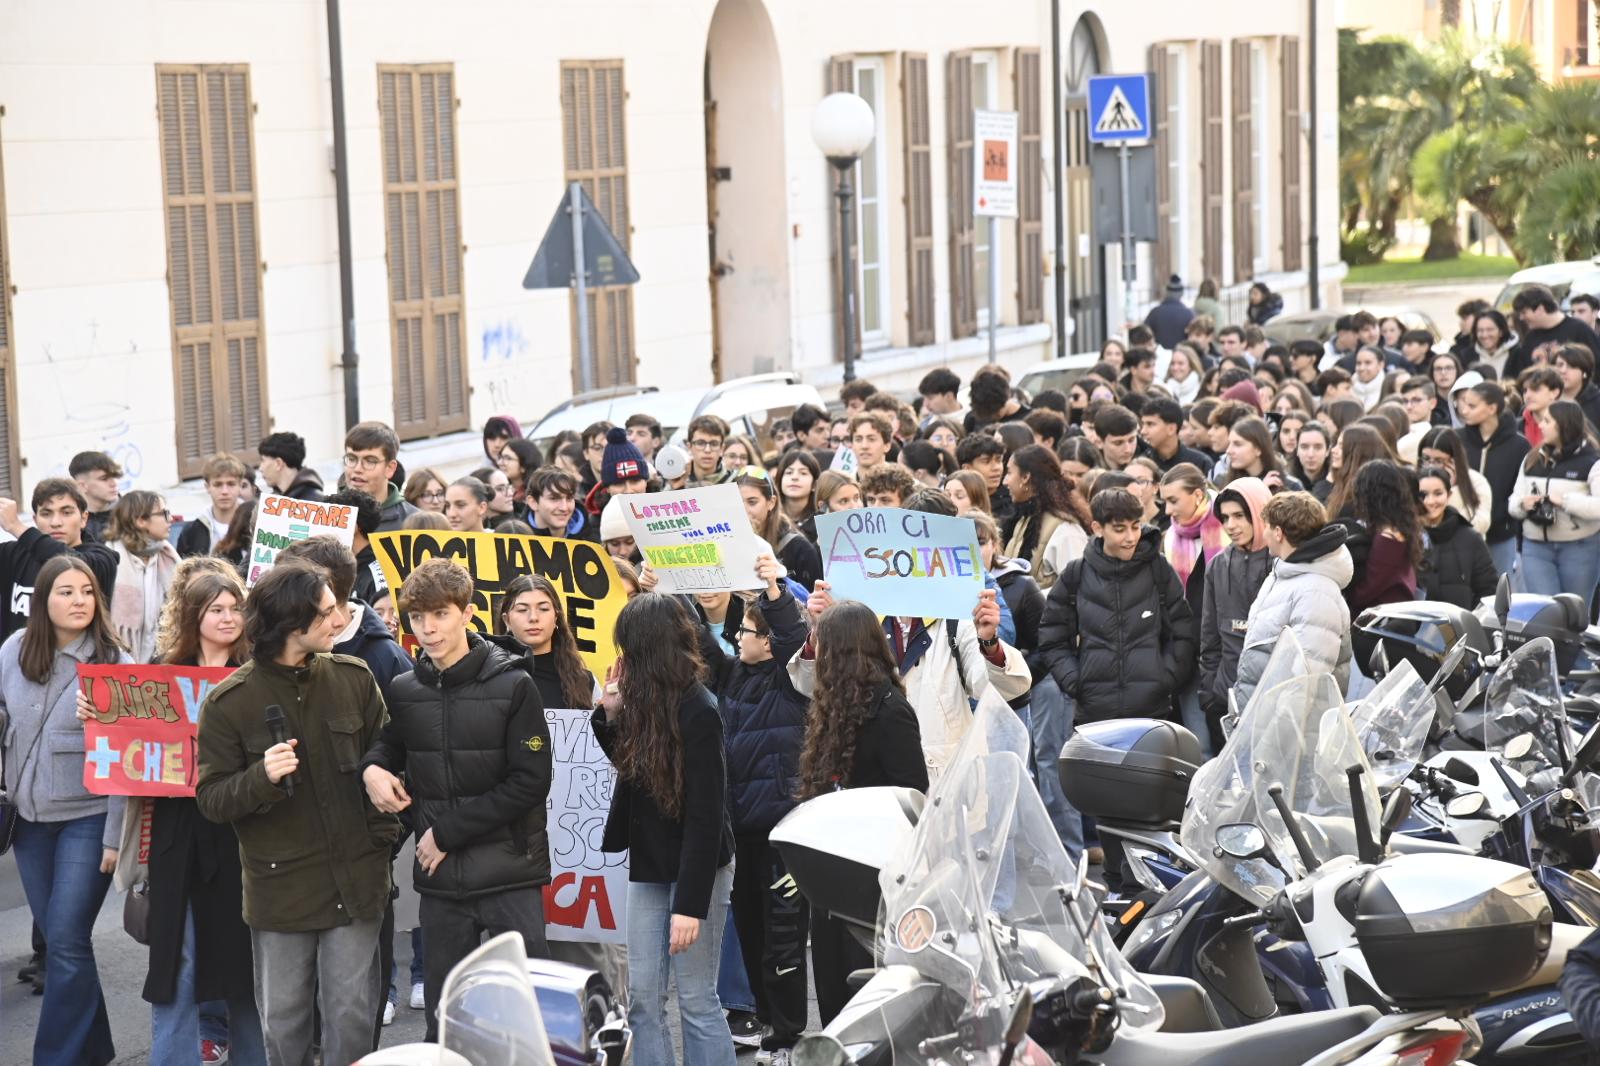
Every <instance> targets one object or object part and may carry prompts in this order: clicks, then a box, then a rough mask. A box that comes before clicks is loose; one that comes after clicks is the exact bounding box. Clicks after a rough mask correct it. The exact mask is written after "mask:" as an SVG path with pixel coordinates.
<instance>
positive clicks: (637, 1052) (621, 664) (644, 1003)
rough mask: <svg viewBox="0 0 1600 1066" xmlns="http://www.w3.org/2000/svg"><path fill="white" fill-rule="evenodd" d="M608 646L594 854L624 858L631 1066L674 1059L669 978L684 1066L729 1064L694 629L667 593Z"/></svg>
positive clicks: (723, 871)
mask: <svg viewBox="0 0 1600 1066" xmlns="http://www.w3.org/2000/svg"><path fill="white" fill-rule="evenodd" d="M615 639H616V644H617V653H618V655H617V662H616V665H615V666H614V667H613V669H612V671H611V675H610V676H609V677H608V678H607V680H606V687H605V694H604V696H603V697H602V698H601V700H600V702H599V705H598V706H596V708H595V711H594V716H593V718H591V719H590V721H591V722H592V724H593V729H594V735H595V739H596V740H598V741H599V743H600V747H601V748H602V749H603V750H604V751H605V753H606V757H607V758H609V759H610V760H611V762H612V765H614V766H615V767H616V768H617V781H616V788H615V790H614V791H613V793H612V796H611V810H610V814H609V816H608V817H607V819H606V828H605V835H604V838H603V840H602V842H601V848H602V850H604V851H607V852H620V851H627V852H628V853H629V863H628V881H629V884H628V901H627V914H628V923H627V926H628V934H627V937H628V1024H629V1025H630V1026H631V1027H632V1029H633V1060H634V1062H636V1063H638V1066H674V1064H675V1063H676V1061H677V1058H676V1056H675V1055H674V1053H673V1050H672V1037H671V1034H670V1033H669V1032H668V1030H667V1019H666V1006H667V988H668V984H669V982H670V983H672V984H675V985H676V986H677V994H678V1013H679V1017H680V1020H681V1023H682V1031H683V1055H684V1061H685V1062H686V1063H690V1064H692V1066H702V1064H704V1066H734V1049H733V1034H732V1033H731V1032H730V1031H729V1029H728V1020H727V1018H726V1017H725V1016H724V1015H723V1013H722V1004H721V1001H720V1000H719V999H718V998H717V963H718V960H719V958H720V956H721V953H722V935H723V929H724V928H725V926H726V924H727V921H728V906H729V898H730V895H731V893H732V891H733V867H734V863H733V830H732V827H731V825H730V824H729V821H728V813H727V765H726V762H725V761H724V756H723V739H722V719H721V717H720V716H719V715H718V713H717V701H716V698H715V697H713V696H712V695H711V693H710V692H708V691H707V690H706V688H705V686H704V685H702V684H701V676H702V673H703V671H704V668H705V667H704V662H703V661H702V660H701V658H700V653H699V649H698V644H697V641H696V639H695V632H694V625H693V622H692V621H691V619H690V616H689V614H688V612H687V611H685V610H684V608H683V607H682V606H681V605H680V604H679V603H678V602H677V601H676V600H675V599H673V598H672V597H670V596H663V595H660V594H658V593H644V594H642V595H640V596H638V597H636V598H634V599H632V600H629V601H628V604H627V606H626V607H624V608H623V609H622V613H621V614H620V615H618V617H617V627H616V636H615ZM880 639H882V635H881V633H880ZM921 751H922V749H921V746H920V745H917V746H914V747H913V748H912V749H911V750H910V757H911V758H914V759H917V760H919V761H920V759H921Z"/></svg>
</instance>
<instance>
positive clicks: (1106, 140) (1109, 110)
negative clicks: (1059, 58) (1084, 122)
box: [1089, 74, 1150, 144]
mask: <svg viewBox="0 0 1600 1066" xmlns="http://www.w3.org/2000/svg"><path fill="white" fill-rule="evenodd" d="M1089 118H1090V123H1089V140H1091V141H1093V142H1094V143H1095V144H1116V143H1119V142H1122V141H1147V140H1149V139H1150V89H1149V82H1148V80H1147V78H1146V76H1145V75H1143V74H1107V75H1097V76H1095V77H1092V78H1090V79H1089Z"/></svg>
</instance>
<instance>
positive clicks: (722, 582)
mask: <svg viewBox="0 0 1600 1066" xmlns="http://www.w3.org/2000/svg"><path fill="white" fill-rule="evenodd" d="M622 514H623V517H624V518H626V519H627V520H628V528H629V529H631V530H632V531H633V540H634V543H635V544H637V545H638V546H639V552H640V554H642V555H643V556H644V558H645V561H646V562H648V563H649V564H650V569H651V570H653V571H655V573H656V576H657V577H659V578H660V579H661V584H660V585H659V586H658V587H657V589H656V591H658V592H665V593H692V592H740V591H743V590H745V589H759V588H761V587H762V583H761V580H760V579H759V578H757V577H756V557H757V556H759V555H761V554H763V553H767V552H771V551H772V549H771V548H769V547H768V546H767V542H766V541H764V540H762V539H761V538H760V537H758V536H756V533H755V530H753V529H751V528H750V519H749V517H748V516H747V515H746V514H745V510H744V500H743V498H742V497H741V496H740V495H739V486H737V485H733V484H726V485H702V486H700V487H699V488H693V489H682V490H680V491H678V492H646V493H640V494H636V495H628V496H623V497H622Z"/></svg>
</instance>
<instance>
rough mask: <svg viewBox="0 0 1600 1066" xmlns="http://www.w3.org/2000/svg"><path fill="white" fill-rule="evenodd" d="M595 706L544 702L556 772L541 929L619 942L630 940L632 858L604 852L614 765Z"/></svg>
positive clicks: (563, 936)
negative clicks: (593, 719)
mask: <svg viewBox="0 0 1600 1066" xmlns="http://www.w3.org/2000/svg"><path fill="white" fill-rule="evenodd" d="M590 713H591V712H589V711H583V710H567V709H561V708H553V707H546V708H545V711H544V717H545V721H547V722H549V723H550V741H551V744H552V746H553V748H554V751H553V754H554V756H555V773H554V775H553V776H552V777H551V779H550V798H549V800H547V801H546V806H547V807H548V809H549V814H548V817H547V821H546V833H547V834H548V835H549V837H550V883H549V884H548V885H546V886H545V890H544V923H545V925H544V933H545V936H547V937H549V938H550V939H551V940H582V941H589V942H592V943H598V944H621V943H624V942H625V940H626V934H627V926H626V924H625V919H626V917H627V909H628V856H627V853H626V852H618V853H615V854H607V853H606V852H603V851H601V850H600V841H601V838H602V837H604V835H605V831H606V817H607V815H608V814H610V811H611V793H612V792H613V791H614V790H615V789H616V787H617V771H616V768H615V767H613V766H612V765H611V763H610V761H609V760H608V759H607V758H606V754H605V752H603V751H601V750H600V742H599V741H597V740H596V739H595V738H594V730H593V729H591V728H590V727H589V715H590Z"/></svg>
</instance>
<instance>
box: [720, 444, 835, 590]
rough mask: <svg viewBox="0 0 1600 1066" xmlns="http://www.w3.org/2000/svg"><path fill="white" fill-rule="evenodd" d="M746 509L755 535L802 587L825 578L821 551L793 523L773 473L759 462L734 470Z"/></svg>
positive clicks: (807, 586)
mask: <svg viewBox="0 0 1600 1066" xmlns="http://www.w3.org/2000/svg"><path fill="white" fill-rule="evenodd" d="M733 483H734V484H735V485H737V486H739V495H740V497H741V498H743V500H744V513H745V515H746V516H747V517H748V518H749V519H750V526H751V528H752V529H754V530H755V531H756V536H758V537H760V538H761V539H762V540H764V541H766V542H767V544H768V545H769V546H770V547H771V548H772V554H773V555H775V556H777V558H778V561H779V562H780V563H782V564H783V565H784V566H785V567H786V568H787V569H788V571H789V576H790V577H792V578H794V580H795V581H797V582H799V584H800V587H801V588H805V589H810V588H811V586H813V585H815V584H816V583H817V582H818V581H820V580H822V553H821V552H820V551H818V550H817V546H816V545H815V544H813V543H811V541H809V540H807V539H806V537H805V535H804V534H803V533H801V532H800V531H799V530H798V529H796V528H795V527H794V523H793V522H791V521H790V520H789V516H788V515H786V514H784V510H783V504H782V502H781V501H780V500H779V499H778V490H777V488H776V487H775V486H774V485H773V484H772V476H771V475H770V474H768V473H767V472H766V470H765V469H763V468H762V467H759V466H746V467H744V468H742V469H740V470H737V471H735V472H734V478H733Z"/></svg>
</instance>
